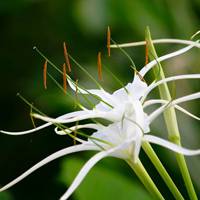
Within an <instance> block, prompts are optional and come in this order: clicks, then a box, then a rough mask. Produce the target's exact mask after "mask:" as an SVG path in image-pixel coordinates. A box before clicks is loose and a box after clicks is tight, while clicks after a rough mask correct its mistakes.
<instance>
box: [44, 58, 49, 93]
mask: <svg viewBox="0 0 200 200" xmlns="http://www.w3.org/2000/svg"><path fill="white" fill-rule="evenodd" d="M47 63H48V62H47V60H45V63H44V66H43V84H44V89H47Z"/></svg>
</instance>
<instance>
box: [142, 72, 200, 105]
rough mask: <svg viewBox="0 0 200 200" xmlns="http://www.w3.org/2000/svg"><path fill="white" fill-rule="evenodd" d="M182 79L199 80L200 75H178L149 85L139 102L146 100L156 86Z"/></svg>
mask: <svg viewBox="0 0 200 200" xmlns="http://www.w3.org/2000/svg"><path fill="white" fill-rule="evenodd" d="M182 79H200V74H183V75H178V76H171V77H168V78H165V79H162V80H160V81H158V82H156V83H153V84H151V85H150V86H149V87H148V89H147V90H146V91H145V93H144V95H143V97H142V99H141V101H142V102H144V100H145V99H146V97H147V95H148V94H149V93H150V92H151V91H152V90H153V89H154V88H156V87H157V86H159V85H161V84H163V83H167V82H170V81H176V80H182Z"/></svg>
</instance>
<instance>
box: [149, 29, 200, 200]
mask: <svg viewBox="0 0 200 200" xmlns="http://www.w3.org/2000/svg"><path fill="white" fill-rule="evenodd" d="M146 41H147V45H148V50H149V58H150V60H154V59H155V58H157V57H158V56H157V53H156V51H155V48H154V45H153V43H152V40H151V34H150V31H149V29H148V28H147V29H146ZM157 72H159V74H157ZM154 73H155V76H156V77H157V78H158V79H164V78H165V75H164V72H163V70H162V67H161V65H160V63H158V65H157V66H156V67H155V68H154ZM159 92H160V97H161V98H162V99H165V100H168V101H171V100H172V98H171V95H170V92H169V88H168V86H167V84H166V83H164V84H162V85H160V86H159ZM164 119H165V123H166V126H167V131H168V137H169V140H170V141H172V142H174V143H175V144H177V145H180V146H181V139H180V133H179V129H178V123H177V119H176V113H175V109H174V108H168V109H167V110H166V111H165V112H164ZM176 160H177V163H178V165H179V168H180V171H181V174H182V177H183V180H184V183H185V186H186V189H187V191H188V195H189V197H190V199H191V200H197V195H196V193H195V190H194V186H193V184H192V180H191V177H190V174H189V171H188V168H187V164H186V161H185V158H184V156H183V155H181V154H176Z"/></svg>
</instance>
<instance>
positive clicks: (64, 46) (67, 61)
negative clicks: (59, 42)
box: [63, 42, 71, 72]
mask: <svg viewBox="0 0 200 200" xmlns="http://www.w3.org/2000/svg"><path fill="white" fill-rule="evenodd" d="M63 49H64V57H65V62H66V65H67V67H68V71H69V72H71V64H70V61H69V55H68V53H67V47H66V44H65V42H63Z"/></svg>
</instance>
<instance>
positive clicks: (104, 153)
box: [60, 151, 109, 200]
mask: <svg viewBox="0 0 200 200" xmlns="http://www.w3.org/2000/svg"><path fill="white" fill-rule="evenodd" d="M108 154H109V152H107V151H102V152H100V153H98V154H96V155H94V156H93V157H92V158H91V159H90V160H89V161H87V162H86V164H85V165H84V166H83V167H82V169H81V170H80V171H79V173H78V175H77V176H76V178H75V179H74V181H73V183H72V184H71V185H70V187H69V188H68V190H67V191H66V192H65V194H64V195H63V196H62V197H61V198H60V200H66V199H68V198H69V196H70V195H71V194H72V193H73V192H74V191H75V190H76V188H77V187H78V186H79V185H80V183H81V182H82V181H83V179H84V178H85V176H86V175H87V174H88V172H89V171H90V170H91V168H92V167H93V166H94V165H95V164H96V163H97V162H98V161H100V160H101V159H103V158H104V157H106V156H107V155H108Z"/></svg>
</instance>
